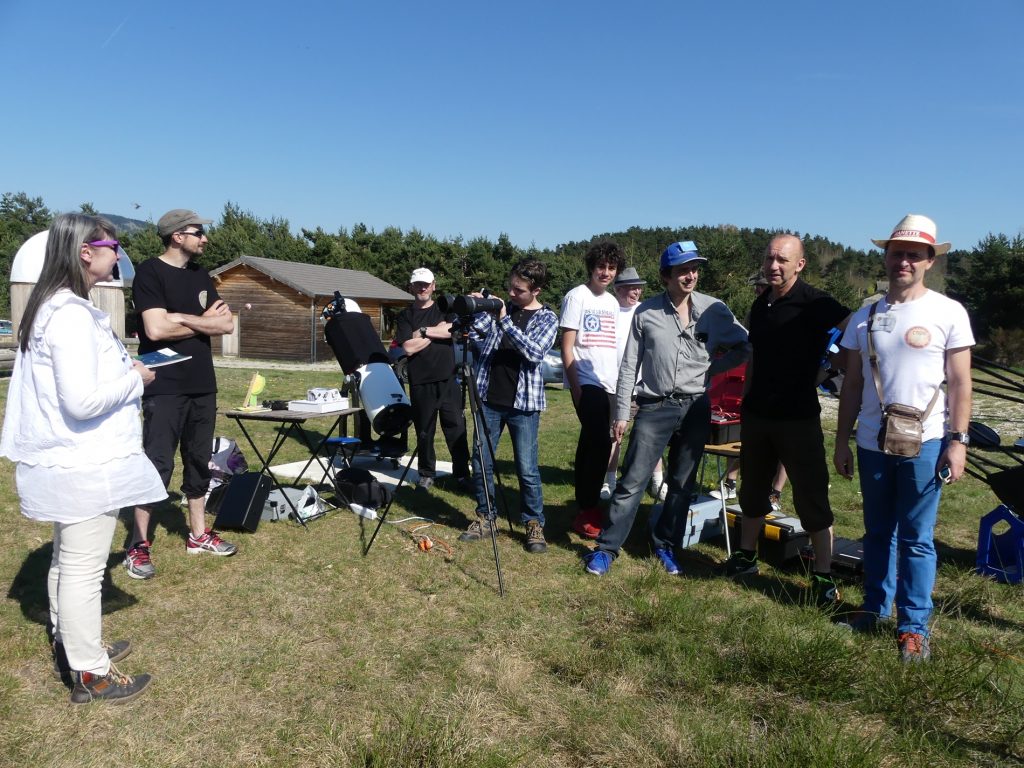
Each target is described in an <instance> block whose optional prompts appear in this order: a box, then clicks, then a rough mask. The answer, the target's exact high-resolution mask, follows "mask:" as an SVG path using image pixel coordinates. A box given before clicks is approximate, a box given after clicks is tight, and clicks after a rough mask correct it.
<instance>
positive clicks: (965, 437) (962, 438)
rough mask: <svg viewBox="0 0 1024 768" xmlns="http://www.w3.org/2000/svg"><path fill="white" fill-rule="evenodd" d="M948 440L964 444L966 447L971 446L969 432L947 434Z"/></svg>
mask: <svg viewBox="0 0 1024 768" xmlns="http://www.w3.org/2000/svg"><path fill="white" fill-rule="evenodd" d="M946 438H947V439H949V440H955V441H956V442H958V443H963V444H964V445H970V444H971V435H970V434H969V433H968V432H947V433H946Z"/></svg>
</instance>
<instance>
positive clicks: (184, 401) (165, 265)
mask: <svg viewBox="0 0 1024 768" xmlns="http://www.w3.org/2000/svg"><path fill="white" fill-rule="evenodd" d="M209 223H210V219H203V218H201V217H200V216H199V214H197V213H196V212H195V211H189V210H186V209H183V208H177V209H175V210H173V211H168V212H167V213H165V214H164V215H163V216H161V217H160V221H159V222H157V225H156V230H157V234H159V235H160V239H161V240H162V241H163V244H164V252H163V253H162V254H161V255H160V256H158V257H157V258H155V259H147V260H146V261H144V262H142V263H141V264H139V266H138V268H137V269H136V271H135V280H134V282H133V283H132V296H133V298H134V301H135V310H136V311H137V312H138V313H139V319H140V322H139V352H140V353H143V354H144V353H146V352H152V351H154V350H156V349H163V348H164V347H169V348H171V349H173V350H174V351H175V352H178V353H180V354H182V355H191V357H192V359H191V360H186V361H184V362H181V363H175V364H174V365H165V366H163V367H162V368H160V369H159V370H158V371H157V374H156V381H154V382H153V383H152V384H150V385H149V387H147V388H146V392H145V394H144V395H143V396H142V417H143V429H142V443H143V448H144V449H145V451H146V455H147V456H148V457H149V459H150V461H152V462H153V465H154V466H155V467H156V469H157V471H158V472H159V473H160V477H161V479H162V480H163V482H164V485H165V486H167V485H169V484H170V482H171V474H172V472H173V471H174V452H175V450H176V449H177V448H178V447H179V444H180V447H181V460H182V469H183V478H182V484H181V492H182V493H183V494H184V496H185V501H186V503H187V504H188V523H189V529H190V533H189V536H188V540H187V542H186V544H185V549H186V551H187V552H188V553H189V554H190V555H191V554H201V553H206V554H213V555H221V556H227V555H233V554H235V552H236V551H237V547H235V545H234V544H230V543H228V542H226V541H224V540H223V539H221V538H220V537H219V536H218V535H217V534H216V533H214V532H213V531H212V530H210V529H209V528H207V527H206V492H207V490H208V489H209V486H210V456H211V455H212V451H213V433H214V428H215V427H216V424H217V379H216V376H215V375H214V371H213V354H212V353H211V351H210V337H211V336H223V335H225V334H228V333H231V332H232V330H233V329H234V319H233V318H232V316H231V309H230V308H229V307H228V305H227V304H225V303H224V302H223V301H222V300H221V298H220V296H218V295H217V289H216V288H215V287H214V284H213V280H212V279H210V275H209V273H208V272H207V271H206V270H205V269H203V268H202V267H200V266H199V265H198V264H196V263H195V259H197V258H198V257H199V256H201V255H202V253H203V251H204V250H205V249H206V244H207V242H208V240H207V239H206V232H205V230H204V229H203V227H204V226H205V225H206V224H209ZM152 509H153V508H152V507H148V506H147V507H136V508H135V530H134V532H133V535H132V545H131V546H130V547H129V548H128V553H127V557H126V558H125V567H126V568H127V569H128V574H129V575H130V576H131V577H132V578H135V579H151V578H153V576H154V575H156V568H155V566H154V565H153V561H152V559H151V556H150V546H151V545H150V540H149V537H150V530H149V526H150V516H151V512H152Z"/></svg>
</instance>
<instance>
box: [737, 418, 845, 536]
mask: <svg viewBox="0 0 1024 768" xmlns="http://www.w3.org/2000/svg"><path fill="white" fill-rule="evenodd" d="M740 441H741V442H740V492H739V497H740V507H741V508H742V509H743V516H744V517H764V516H765V515H767V514H768V513H769V512H770V511H771V503H770V502H769V501H768V494H769V493H770V492H771V490H772V480H773V479H774V477H775V471H776V469H777V468H778V465H779V462H782V465H783V466H784V467H785V468H786V473H787V474H788V475H789V483H790V488H791V494H792V497H793V509H794V511H795V512H796V515H797V517H799V518H800V524H801V525H803V527H804V530H805V531H807V532H808V533H817V532H818V531H823V530H825V529H826V528H828V527H829V526H830V525H832V523H833V521H834V517H833V515H832V507H831V505H830V504H829V501H828V482H829V474H828V463H827V460H826V458H825V436H824V435H823V434H822V431H821V417H820V416H817V415H815V416H812V417H810V418H806V419H792V420H775V419H765V418H761V417H760V416H755V415H753V414H750V413H747V412H744V413H743V419H742V421H741V422H740Z"/></svg>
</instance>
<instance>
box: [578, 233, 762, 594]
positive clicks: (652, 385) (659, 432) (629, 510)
mask: <svg viewBox="0 0 1024 768" xmlns="http://www.w3.org/2000/svg"><path fill="white" fill-rule="evenodd" d="M705 263H707V259H706V258H704V257H703V256H701V255H700V254H699V253H698V252H697V246H696V245H695V244H694V243H693V242H691V241H684V242H679V243H672V245H670V246H669V247H668V248H666V249H665V251H664V253H662V254H661V281H662V283H663V284H664V285H665V291H664V293H662V294H660V295H658V296H655V297H654V298H651V299H648V300H647V301H645V302H643V303H642V304H640V306H639V307H637V310H636V313H635V314H634V315H633V323H632V327H631V328H630V332H629V338H628V339H627V340H626V351H625V353H624V355H623V358H622V363H621V366H620V368H619V379H618V386H617V387H616V410H615V423H614V427H613V434H614V438H615V440H617V441H621V440H622V437H623V435H624V434H625V432H626V423H627V420H628V419H629V410H630V400H631V398H632V395H633V390H634V387H635V388H636V403H637V406H638V410H637V414H636V418H635V419H634V426H633V431H632V433H631V436H630V440H629V447H628V448H627V450H626V460H625V464H624V465H623V469H622V478H621V479H620V480H619V483H618V485H617V486H616V487H615V492H614V493H613V494H612V505H611V509H610V510H609V511H608V521H607V525H605V526H604V528H603V529H602V531H601V535H600V536H599V537H598V539H597V549H596V550H594V551H593V552H591V553H590V554H589V555H587V557H586V558H585V567H586V570H587V573H592V574H594V575H595V576H602V575H604V574H605V573H607V572H608V569H609V568H610V567H611V564H612V561H613V560H614V559H615V557H616V556H617V555H618V553H619V550H620V549H621V547H622V545H623V544H624V543H625V541H626V538H627V537H628V536H629V532H630V530H631V529H632V527H633V521H634V520H635V518H636V512H637V508H638V507H639V506H640V501H641V500H642V499H643V495H644V489H645V488H646V487H647V482H648V480H650V478H651V473H652V472H653V471H654V467H655V465H656V464H657V463H658V460H659V459H660V458H661V455H662V453H664V451H665V447H666V446H668V448H669V454H668V466H667V471H666V477H667V479H668V497H667V498H666V500H665V505H664V507H663V509H662V512H661V514H660V515H659V516H658V517H657V518H656V519H652V520H651V530H650V535H651V546H652V548H653V549H654V554H655V556H656V557H657V558H658V560H659V561H660V563H661V565H662V567H664V569H665V570H666V571H667V572H668V573H669V574H673V575H674V574H678V573H679V564H678V562H677V560H676V550H677V548H678V547H679V546H680V544H681V543H682V537H683V533H684V529H685V525H686V518H687V512H688V510H689V507H690V494H691V491H692V489H693V484H694V480H695V478H696V474H697V467H698V465H699V463H700V458H701V455H702V453H703V451H704V444H705V443H706V442H707V437H708V433H709V431H710V427H711V405H710V403H709V401H708V396H707V384H708V380H709V379H710V376H711V375H712V374H714V373H717V372H719V371H727V370H729V369H730V368H735V367H736V366H737V365H739V364H740V363H742V362H743V361H744V360H746V359H747V357H748V355H749V354H750V345H749V344H748V342H747V331H746V329H745V328H744V327H743V326H742V325H740V323H739V322H738V321H737V320H736V318H735V317H734V316H733V314H732V312H731V311H730V310H729V308H728V307H727V306H726V305H725V304H724V303H722V302H721V301H719V300H718V299H716V298H714V297H713V296H708V295H707V294H704V293H698V292H697V291H696V290H694V289H695V288H696V286H697V279H698V276H699V270H700V266H701V265H702V264H705ZM641 365H642V366H643V371H644V375H643V379H642V380H641V381H640V382H637V375H636V374H637V369H638V368H639V367H640V366H641Z"/></svg>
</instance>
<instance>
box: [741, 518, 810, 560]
mask: <svg viewBox="0 0 1024 768" xmlns="http://www.w3.org/2000/svg"><path fill="white" fill-rule="evenodd" d="M727 517H728V520H729V541H730V543H731V544H732V547H733V549H734V550H735V549H736V548H737V547H739V543H740V526H741V525H742V519H743V512H742V511H741V510H740V507H739V505H735V504H734V505H732V506H730V507H728V508H727ZM810 543H811V537H810V535H809V534H808V533H807V531H805V530H804V528H803V526H802V525H800V520H799V518H796V517H787V516H785V515H777V514H773V513H770V514H768V516H767V517H765V522H764V530H762V531H761V538H760V539H759V540H758V546H757V550H758V555H759V557H760V558H761V559H762V560H764V561H765V562H766V563H768V564H769V565H775V566H779V565H782V564H783V563H785V562H786V561H788V560H792V559H793V558H794V557H799V556H800V553H801V551H802V550H803V548H804V547H805V546H806V545H808V544H810Z"/></svg>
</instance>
